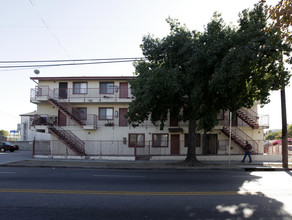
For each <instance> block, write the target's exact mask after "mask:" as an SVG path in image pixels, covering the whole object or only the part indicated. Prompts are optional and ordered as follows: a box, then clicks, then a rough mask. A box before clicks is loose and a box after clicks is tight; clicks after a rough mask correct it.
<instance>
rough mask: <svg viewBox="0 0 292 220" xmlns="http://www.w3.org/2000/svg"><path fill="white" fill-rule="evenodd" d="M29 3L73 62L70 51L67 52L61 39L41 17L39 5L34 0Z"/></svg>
mask: <svg viewBox="0 0 292 220" xmlns="http://www.w3.org/2000/svg"><path fill="white" fill-rule="evenodd" d="M29 2H30V4H31V5H32V6H33V7H34V9H35V10H36V12H37V14H38V16H39V17H40V19H41V21H42V23H43V24H44V25H45V27H46V29H47V30H48V32H49V33H50V34H51V35H52V36H53V37H54V38H55V40H56V41H57V44H58V45H59V47H60V48H61V49H62V50H63V51H64V52H65V54H66V55H67V57H68V58H69V59H70V60H71V57H70V54H69V53H68V51H67V50H66V48H65V47H64V46H63V45H62V43H61V41H60V39H59V38H58V37H57V35H56V34H55V33H54V32H53V31H52V30H51V28H50V27H49V25H48V24H47V22H46V21H45V19H44V18H43V17H42V16H41V13H40V12H39V10H38V7H37V4H36V3H35V2H34V0H29Z"/></svg>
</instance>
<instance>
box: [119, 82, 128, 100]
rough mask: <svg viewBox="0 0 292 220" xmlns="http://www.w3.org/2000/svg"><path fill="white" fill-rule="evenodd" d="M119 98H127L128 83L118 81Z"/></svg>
mask: <svg viewBox="0 0 292 220" xmlns="http://www.w3.org/2000/svg"><path fill="white" fill-rule="evenodd" d="M120 98H128V83H127V82H120Z"/></svg>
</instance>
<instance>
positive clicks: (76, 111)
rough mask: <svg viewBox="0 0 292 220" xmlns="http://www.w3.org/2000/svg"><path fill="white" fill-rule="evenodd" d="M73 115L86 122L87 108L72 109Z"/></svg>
mask: <svg viewBox="0 0 292 220" xmlns="http://www.w3.org/2000/svg"><path fill="white" fill-rule="evenodd" d="M73 115H74V116H76V117H77V118H79V119H80V120H86V118H87V108H84V107H83V108H73Z"/></svg>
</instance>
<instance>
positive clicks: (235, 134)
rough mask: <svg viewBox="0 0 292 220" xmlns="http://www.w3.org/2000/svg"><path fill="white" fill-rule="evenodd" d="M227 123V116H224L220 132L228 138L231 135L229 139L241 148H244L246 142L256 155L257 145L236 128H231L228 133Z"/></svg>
mask: <svg viewBox="0 0 292 220" xmlns="http://www.w3.org/2000/svg"><path fill="white" fill-rule="evenodd" d="M229 123H230V117H229V114H225V115H224V124H223V129H222V132H223V133H224V134H225V135H226V136H228V137H230V135H231V139H232V140H233V141H234V142H235V143H237V144H238V145H239V146H241V147H242V148H244V146H245V143H246V141H248V142H249V143H250V144H251V145H252V146H253V152H255V153H256V152H257V150H258V143H257V142H256V141H255V140H253V139H252V138H251V137H250V136H248V135H247V134H246V133H245V132H244V131H243V130H241V129H240V128H239V127H237V126H232V128H231V132H230V128H229Z"/></svg>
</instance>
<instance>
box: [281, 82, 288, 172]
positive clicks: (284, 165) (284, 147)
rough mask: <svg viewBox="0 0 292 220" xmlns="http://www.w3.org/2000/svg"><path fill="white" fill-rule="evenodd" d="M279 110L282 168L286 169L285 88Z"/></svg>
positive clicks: (282, 90)
mask: <svg viewBox="0 0 292 220" xmlns="http://www.w3.org/2000/svg"><path fill="white" fill-rule="evenodd" d="M281 109H282V166H283V168H284V169H288V146H287V145H288V144H287V115H286V97H285V86H284V87H283V88H282V89H281Z"/></svg>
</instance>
